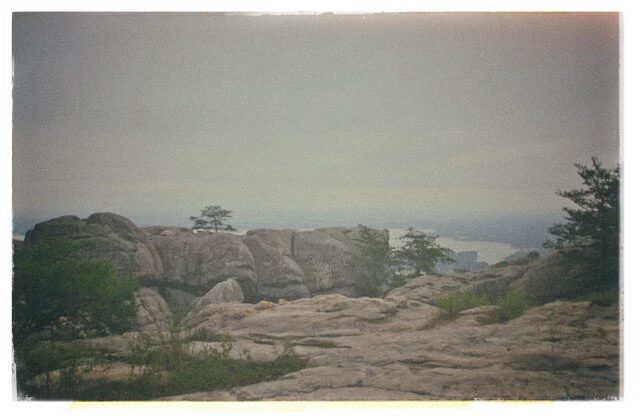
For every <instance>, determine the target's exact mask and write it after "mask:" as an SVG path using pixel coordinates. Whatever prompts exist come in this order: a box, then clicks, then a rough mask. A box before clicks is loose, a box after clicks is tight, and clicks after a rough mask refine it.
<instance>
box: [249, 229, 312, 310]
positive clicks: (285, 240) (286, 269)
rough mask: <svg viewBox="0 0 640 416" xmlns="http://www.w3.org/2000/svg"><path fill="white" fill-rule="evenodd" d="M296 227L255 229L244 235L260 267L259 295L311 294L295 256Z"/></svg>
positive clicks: (292, 296)
mask: <svg viewBox="0 0 640 416" xmlns="http://www.w3.org/2000/svg"><path fill="white" fill-rule="evenodd" d="M296 234H297V232H296V231H294V230H251V231H248V232H247V235H246V236H245V237H244V238H243V241H244V243H245V244H246V245H247V247H248V248H249V251H251V254H252V255H253V260H254V264H255V269H256V275H257V281H258V289H257V298H258V299H267V300H275V301H277V300H278V299H298V298H305V297H309V295H310V293H309V289H308V288H307V286H306V285H305V275H304V271H303V270H302V268H301V267H300V266H299V265H298V263H296V262H295V261H294V260H293V259H292V258H291V248H292V242H293V237H294V235H296Z"/></svg>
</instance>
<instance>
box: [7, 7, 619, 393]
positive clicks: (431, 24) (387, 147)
mask: <svg viewBox="0 0 640 416" xmlns="http://www.w3.org/2000/svg"><path fill="white" fill-rule="evenodd" d="M619 18H620V16H619V15H618V14H616V13H394V14H385V13H379V14H353V15H347V14H331V13H326V14H319V15H286V14H285V15H275V14H260V13H250V14H242V13H14V14H13V26H12V35H13V37H12V45H13V50H12V52H13V68H14V78H13V147H12V151H13V166H12V169H13V195H12V202H13V217H12V219H13V237H14V238H13V289H12V336H13V346H14V351H15V353H14V357H13V359H14V364H15V369H16V372H15V383H14V387H15V389H16V395H17V397H18V399H19V400H27V399H36V400H118V401H120V400H187V401H200V400H203V401H204V400H207V401H236V400H237V401H246V400H250V401H253V400H255V401H258V400H276V401H280V400H283V401H291V400H314V401H317V400H477V399H487V400H496V399H498V400H616V399H619V398H620V396H621V390H620V386H621V381H622V380H621V374H622V373H621V371H622V363H621V361H620V347H621V343H620V329H621V328H620V310H621V306H622V305H621V297H620V283H621V282H620V270H619V267H620V264H619V258H620V257H619V256H620V241H619V237H620V208H621V206H620V186H621V182H620V175H621V168H622V167H621V166H620V160H619V152H620V145H619V133H620V129H619V119H620V117H619V108H618V107H619V104H618V102H619V75H618V74H619V62H620V57H619V39H620V24H619ZM622 185H624V184H622Z"/></svg>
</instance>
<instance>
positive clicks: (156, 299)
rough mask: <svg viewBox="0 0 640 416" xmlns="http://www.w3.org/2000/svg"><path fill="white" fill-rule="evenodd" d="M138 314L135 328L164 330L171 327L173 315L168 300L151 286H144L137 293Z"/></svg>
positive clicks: (138, 329) (153, 330)
mask: <svg viewBox="0 0 640 416" xmlns="http://www.w3.org/2000/svg"><path fill="white" fill-rule="evenodd" d="M135 300H136V305H137V307H138V315H137V318H136V323H135V329H136V330H137V331H140V332H162V331H168V330H169V328H170V327H171V321H172V319H173V315H172V313H171V310H170V309H169V305H167V302H166V301H165V300H164V299H163V298H162V296H160V294H159V293H158V292H157V291H155V290H153V289H151V288H147V287H145V288H142V289H139V290H138V291H136V293H135Z"/></svg>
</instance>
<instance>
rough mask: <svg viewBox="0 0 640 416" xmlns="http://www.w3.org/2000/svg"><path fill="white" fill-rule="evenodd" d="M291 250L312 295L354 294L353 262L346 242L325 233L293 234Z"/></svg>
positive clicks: (351, 253) (351, 252)
mask: <svg viewBox="0 0 640 416" xmlns="http://www.w3.org/2000/svg"><path fill="white" fill-rule="evenodd" d="M292 251H293V259H294V260H295V262H296V263H298V264H299V265H300V267H301V268H302V270H303V271H304V281H305V285H306V286H307V288H308V289H309V291H310V292H311V293H312V294H322V293H340V294H343V295H347V296H349V295H351V294H352V293H353V286H354V282H353V277H354V275H355V262H354V259H353V251H352V250H351V248H350V247H349V246H348V245H347V243H346V242H344V241H340V240H337V239H335V238H334V237H332V236H331V234H330V233H328V232H325V231H317V230H315V231H303V232H301V233H298V234H296V235H294V237H293V250H292Z"/></svg>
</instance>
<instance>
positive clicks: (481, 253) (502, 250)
mask: <svg viewBox="0 0 640 416" xmlns="http://www.w3.org/2000/svg"><path fill="white" fill-rule="evenodd" d="M416 230H417V231H423V232H426V233H433V230H426V229H416ZM406 232H407V230H406V229H404V228H389V244H390V245H391V246H393V247H398V246H399V245H400V243H401V242H400V237H401V236H402V235H404V234H406ZM436 243H438V244H439V245H440V246H442V247H446V248H449V249H451V250H453V251H455V252H459V251H477V252H478V261H486V262H487V263H489V264H494V263H497V262H499V261H500V260H502V259H504V258H505V257H507V256H509V255H511V254H513V253H516V252H518V251H520V249H517V248H515V247H513V246H512V245H511V244H508V243H499V242H496V241H476V240H457V239H454V238H448V237H438V239H437V240H436Z"/></svg>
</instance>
